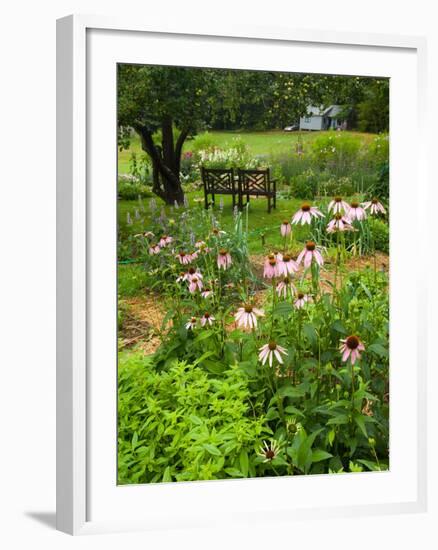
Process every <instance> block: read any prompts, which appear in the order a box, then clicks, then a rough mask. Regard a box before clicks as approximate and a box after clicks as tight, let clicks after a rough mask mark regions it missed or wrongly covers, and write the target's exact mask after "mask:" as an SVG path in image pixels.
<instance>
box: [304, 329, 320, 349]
mask: <svg viewBox="0 0 438 550" xmlns="http://www.w3.org/2000/svg"><path fill="white" fill-rule="evenodd" d="M303 332H304V334H305V336H306V338H307V339H308V340H309V342H310V344H311V345H312V346H313V345H314V344H316V341H317V339H318V335H317V333H316V330H315V327H314V326H313V325H312V324H310V323H306V324H305V325H304V326H303Z"/></svg>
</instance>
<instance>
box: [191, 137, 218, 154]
mask: <svg viewBox="0 0 438 550" xmlns="http://www.w3.org/2000/svg"><path fill="white" fill-rule="evenodd" d="M216 147H217V141H216V139H215V137H214V135H213V134H209V133H208V132H204V133H203V134H199V135H197V136H196V137H195V139H194V140H193V144H192V147H191V149H192V151H193V153H198V152H199V151H203V150H208V149H214V148H216Z"/></svg>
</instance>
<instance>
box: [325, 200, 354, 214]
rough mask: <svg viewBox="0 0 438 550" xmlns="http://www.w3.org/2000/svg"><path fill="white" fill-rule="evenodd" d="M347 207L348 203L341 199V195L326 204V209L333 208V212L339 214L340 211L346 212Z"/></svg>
mask: <svg viewBox="0 0 438 550" xmlns="http://www.w3.org/2000/svg"><path fill="white" fill-rule="evenodd" d="M349 208H350V207H349V206H348V203H346V202H345V201H344V200H342V197H335V198H334V199H333V200H332V201H330V203H329V205H328V211H329V212H330V211H331V210H333V214H341V213H342V211H344V212H345V214H348V210H349Z"/></svg>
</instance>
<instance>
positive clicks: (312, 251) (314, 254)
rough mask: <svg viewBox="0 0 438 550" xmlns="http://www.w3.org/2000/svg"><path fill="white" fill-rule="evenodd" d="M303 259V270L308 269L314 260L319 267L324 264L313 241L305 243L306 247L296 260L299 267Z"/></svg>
mask: <svg viewBox="0 0 438 550" xmlns="http://www.w3.org/2000/svg"><path fill="white" fill-rule="evenodd" d="M303 259H304V267H305V268H308V267H309V266H310V264H311V263H312V260H313V259H315V262H316V263H317V264H318V265H319V266H321V265H322V264H323V263H324V260H323V259H322V256H321V252H320V251H319V250H318V249H317V248H316V244H315V243H314V242H313V241H307V243H306V246H305V247H304V248H303V250H302V251H301V252H300V254H299V256H298V258H297V264H298V265H299V264H300V263H301V261H302V260H303Z"/></svg>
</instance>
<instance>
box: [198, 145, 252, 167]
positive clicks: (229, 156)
mask: <svg viewBox="0 0 438 550" xmlns="http://www.w3.org/2000/svg"><path fill="white" fill-rule="evenodd" d="M197 159H198V165H199V166H205V167H206V168H246V169H251V168H257V167H259V166H260V165H261V163H262V159H261V158H260V157H254V156H252V155H251V153H250V152H249V149H248V146H247V145H246V144H245V142H244V141H243V140H242V139H240V138H236V139H234V140H233V141H232V142H231V145H230V146H229V147H228V148H227V149H220V148H219V147H215V148H213V149H201V150H200V151H198V153H197Z"/></svg>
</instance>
